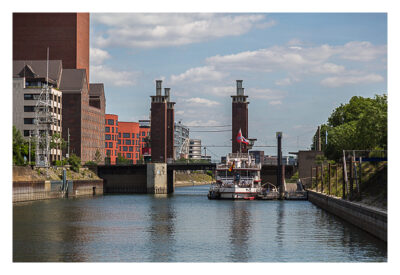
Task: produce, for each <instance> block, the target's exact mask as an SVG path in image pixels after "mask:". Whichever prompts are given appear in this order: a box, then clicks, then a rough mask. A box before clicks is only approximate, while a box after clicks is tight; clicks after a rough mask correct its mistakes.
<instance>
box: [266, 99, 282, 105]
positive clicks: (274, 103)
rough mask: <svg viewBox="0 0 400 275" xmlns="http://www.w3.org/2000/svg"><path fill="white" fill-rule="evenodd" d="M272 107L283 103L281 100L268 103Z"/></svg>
mask: <svg viewBox="0 0 400 275" xmlns="http://www.w3.org/2000/svg"><path fill="white" fill-rule="evenodd" d="M268 103H269V104H270V105H281V104H282V101H280V100H272V101H269V102H268Z"/></svg>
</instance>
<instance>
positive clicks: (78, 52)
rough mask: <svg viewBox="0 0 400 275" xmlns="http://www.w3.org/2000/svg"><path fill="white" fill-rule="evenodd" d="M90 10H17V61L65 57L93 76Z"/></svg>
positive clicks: (72, 65) (65, 61)
mask: <svg viewBox="0 0 400 275" xmlns="http://www.w3.org/2000/svg"><path fill="white" fill-rule="evenodd" d="M89 18H90V16H89V13H14V14H13V60H46V59H47V47H49V55H50V58H49V59H50V60H62V64H63V68H66V69H85V70H86V77H87V79H89V23H90V22H89V21H90V19H89Z"/></svg>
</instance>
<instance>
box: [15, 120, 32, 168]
mask: <svg viewBox="0 0 400 275" xmlns="http://www.w3.org/2000/svg"><path fill="white" fill-rule="evenodd" d="M28 150H29V149H28V148H27V144H26V142H25V140H24V138H23V137H22V134H21V132H20V131H19V130H18V129H17V128H16V127H15V126H13V165H24V164H25V160H24V156H25V157H27V156H28Z"/></svg>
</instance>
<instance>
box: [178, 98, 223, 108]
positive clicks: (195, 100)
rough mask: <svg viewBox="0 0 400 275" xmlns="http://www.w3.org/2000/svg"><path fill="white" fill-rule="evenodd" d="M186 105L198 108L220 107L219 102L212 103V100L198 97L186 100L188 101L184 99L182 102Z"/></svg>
mask: <svg viewBox="0 0 400 275" xmlns="http://www.w3.org/2000/svg"><path fill="white" fill-rule="evenodd" d="M183 101H184V102H185V103H186V104H189V105H196V106H199V107H204V106H206V107H213V106H217V105H220V103H219V102H217V101H213V100H209V99H206V98H200V97H192V98H188V99H184V100H183Z"/></svg>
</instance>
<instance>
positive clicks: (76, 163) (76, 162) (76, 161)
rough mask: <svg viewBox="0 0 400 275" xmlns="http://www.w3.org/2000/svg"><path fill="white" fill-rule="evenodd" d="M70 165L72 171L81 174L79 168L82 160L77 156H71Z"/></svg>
mask: <svg viewBox="0 0 400 275" xmlns="http://www.w3.org/2000/svg"><path fill="white" fill-rule="evenodd" d="M68 164H69V165H71V169H72V170H73V171H75V172H79V168H80V167H81V159H80V158H79V157H78V156H77V155H75V154H71V156H70V157H69V159H68Z"/></svg>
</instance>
